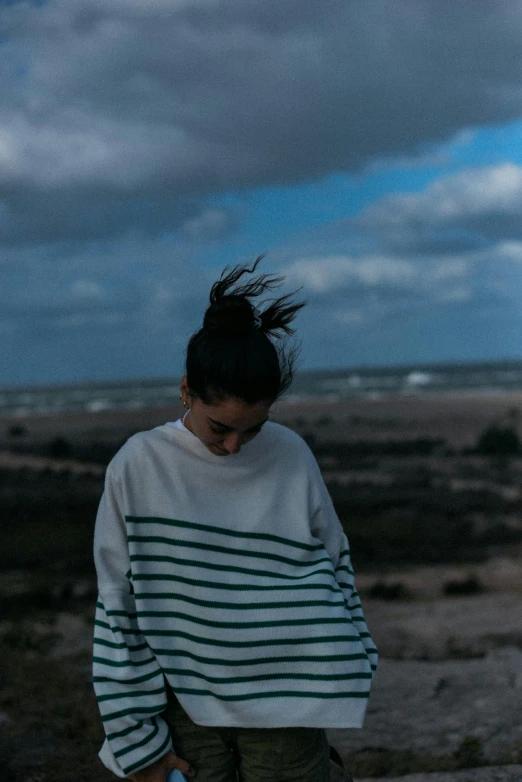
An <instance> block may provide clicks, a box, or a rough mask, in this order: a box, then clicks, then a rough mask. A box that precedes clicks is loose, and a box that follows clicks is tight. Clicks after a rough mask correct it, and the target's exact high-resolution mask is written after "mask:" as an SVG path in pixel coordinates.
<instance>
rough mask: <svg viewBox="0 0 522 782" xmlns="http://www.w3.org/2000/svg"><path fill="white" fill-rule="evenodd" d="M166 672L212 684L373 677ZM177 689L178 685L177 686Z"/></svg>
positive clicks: (312, 674) (169, 670)
mask: <svg viewBox="0 0 522 782" xmlns="http://www.w3.org/2000/svg"><path fill="white" fill-rule="evenodd" d="M163 670H164V671H165V673H171V674H174V675H175V676H194V677H195V678H197V679H205V681H207V682H210V683H212V684H243V683H245V682H265V681H270V680H272V679H285V680H286V679H302V680H305V681H324V682H326V681H345V680H348V679H371V678H372V674H371V673H342V674H335V673H332V674H319V673H271V674H270V673H268V674H259V675H257V676H225V677H223V676H205V674H204V673H200V672H198V671H187V670H184V669H183V668H164V669H163ZM176 691H177V687H176Z"/></svg>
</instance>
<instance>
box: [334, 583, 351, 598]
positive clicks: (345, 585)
mask: <svg viewBox="0 0 522 782" xmlns="http://www.w3.org/2000/svg"><path fill="white" fill-rule="evenodd" d="M337 583H338V584H339V586H340V587H342V588H343V589H349V590H350V592H351V593H352V594H351V597H353V596H354V594H355V587H354V586H352V584H347V583H346V581H338V582H337Z"/></svg>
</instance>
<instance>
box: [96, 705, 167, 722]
mask: <svg viewBox="0 0 522 782" xmlns="http://www.w3.org/2000/svg"><path fill="white" fill-rule="evenodd" d="M166 708H167V703H166V702H165V703H162V704H160V705H159V706H143V707H142V708H141V709H122V710H121V711H111V713H110V714H104V715H103V716H102V718H101V719H102V722H112V720H116V719H119V718H120V717H128V716H129V714H158V713H160V712H162V711H164V710H165V709H166Z"/></svg>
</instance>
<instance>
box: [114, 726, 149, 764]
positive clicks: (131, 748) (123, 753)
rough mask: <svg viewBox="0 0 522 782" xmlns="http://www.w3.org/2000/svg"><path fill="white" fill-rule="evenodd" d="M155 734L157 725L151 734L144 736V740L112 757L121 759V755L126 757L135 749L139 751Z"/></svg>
mask: <svg viewBox="0 0 522 782" xmlns="http://www.w3.org/2000/svg"><path fill="white" fill-rule="evenodd" d="M157 733H159V727H158V726H157V725H154V728H153V730H152V732H151V733H149V734H148V736H145V738H144V739H142V740H141V741H138V743H137V744H131V745H130V747H125V748H124V749H120V750H119V751H118V752H115V753H114V757H115V758H121V757H123V755H128V754H129V752H132V751H133V750H135V749H139V748H140V747H143V745H144V744H148V743H149V741H152V739H153V738H154V736H155V735H156V734H157Z"/></svg>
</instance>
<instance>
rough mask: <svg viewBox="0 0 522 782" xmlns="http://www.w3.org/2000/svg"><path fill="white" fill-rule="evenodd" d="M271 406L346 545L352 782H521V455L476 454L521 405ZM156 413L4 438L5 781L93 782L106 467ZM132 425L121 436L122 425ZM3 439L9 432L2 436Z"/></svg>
mask: <svg viewBox="0 0 522 782" xmlns="http://www.w3.org/2000/svg"><path fill="white" fill-rule="evenodd" d="M374 401H375V404H374V403H373V402H371V401H369V400H363V401H361V402H354V404H353V405H352V406H349V405H348V406H347V405H346V404H345V403H343V404H342V405H337V406H336V405H335V404H334V405H323V406H322V407H321V410H320V414H319V412H318V410H317V406H316V404H313V405H312V404H303V405H301V406H300V407H296V406H292V405H289V406H288V405H287V406H286V407H283V408H280V410H279V414H280V415H281V416H282V420H285V421H286V422H287V423H288V424H290V425H292V426H293V427H294V428H296V429H297V430H298V431H300V433H301V434H302V435H304V436H306V437H307V439H308V440H309V442H310V444H311V445H312V446H313V447H314V449H315V451H316V455H317V458H318V460H319V463H320V465H321V469H322V471H323V475H324V477H325V480H326V482H327V484H328V487H329V490H330V492H331V494H332V497H333V498H334V502H335V504H336V508H337V510H338V513H339V516H340V518H341V520H342V521H343V523H344V524H345V527H346V529H347V531H348V533H349V536H350V540H351V544H352V549H353V558H354V563H355V567H356V571H357V574H358V578H357V583H358V588H359V591H360V592H361V595H362V599H363V604H364V607H365V613H366V616H367V619H368V623H369V625H370V628H371V630H372V633H373V635H374V638H375V640H376V643H377V645H378V647H379V649H380V665H379V670H378V672H377V675H376V680H375V685H374V690H373V693H372V697H371V699H370V703H369V708H368V713H367V719H366V723H365V726H364V728H363V729H362V730H360V731H330V739H331V742H332V743H333V744H334V745H335V746H336V747H337V749H338V750H339V752H340V753H341V755H342V756H343V758H344V759H345V762H346V765H347V767H348V768H349V769H350V770H351V772H352V774H353V776H354V779H355V780H356V781H357V782H365V780H366V781H367V782H369V780H370V779H371V780H373V782H378V781H379V780H382V782H384V780H385V779H386V780H387V782H399V781H400V782H522V536H521V530H522V494H521V478H522V456H521V455H520V454H514V455H511V456H505V455H504V456H501V455H491V454H490V455H487V454H483V453H479V452H477V449H476V445H477V441H478V438H479V436H480V433H481V431H484V429H485V428H487V426H489V425H491V424H493V423H495V424H498V425H502V426H504V425H506V422H507V424H509V425H510V426H512V427H514V428H515V429H516V428H517V427H519V425H520V421H519V417H518V412H517V411H520V410H522V398H521V397H520V396H517V397H516V398H515V397H513V398H511V397H510V398H509V399H508V398H502V399H498V398H496V399H495V400H493V401H491V400H490V401H487V400H486V401H484V402H483V403H481V402H480V400H476V399H475V400H469V399H467V398H464V397H461V398H459V399H458V400H456V401H455V400H453V401H451V400H449V401H448V400H441V399H438V400H432V401H431V402H430V401H429V400H426V399H424V400H420V401H419V400H418V399H415V398H409V399H401V400H395V402H393V401H392V402H388V404H387V405H384V404H381V403H380V402H379V401H378V400H374ZM172 417H175V415H172V414H170V415H168V414H167V411H139V413H133V414H132V416H131V418H129V417H127V418H125V416H121V415H116V414H112V413H111V414H99V415H97V416H75V417H74V416H73V417H68V418H67V419H57V418H56V417H55V418H53V417H42V418H40V419H37V420H36V419H35V420H27V421H24V422H21V423H20V424H19V425H23V427H25V428H22V430H20V429H18V430H17V431H18V433H16V432H15V430H13V429H12V426H13V424H12V422H9V421H5V422H1V421H0V450H2V451H3V453H2V454H0V502H1V504H2V508H3V511H4V513H3V518H2V523H1V525H0V568H1V571H2V578H1V579H0V600H1V603H2V617H1V619H0V779H1V780H2V782H108V781H109V780H110V779H113V777H112V776H111V775H110V774H108V773H106V772H105V770H104V769H103V768H101V767H100V766H99V764H98V761H97V759H96V752H97V749H98V747H99V745H100V743H101V740H102V732H101V727H100V724H99V719H98V716H97V710H96V704H95V702H94V698H93V695H92V687H91V684H90V645H91V637H92V621H93V615H92V614H93V604H94V600H95V583H94V578H93V568H92V560H91V554H90V543H91V537H92V524H93V519H94V515H95V510H96V505H97V502H98V498H99V496H100V493H101V490H102V486H103V469H104V463H106V461H107V458H110V453H111V452H112V451H113V450H114V448H116V447H117V446H118V444H119V443H120V442H121V441H122V440H123V439H125V437H126V436H128V435H129V434H131V433H132V431H135V430H136V429H139V428H148V427H150V426H153V425H155V424H156V423H161V421H163V420H166V419H167V418H172ZM131 419H132V420H131ZM13 432H15V433H13Z"/></svg>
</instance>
